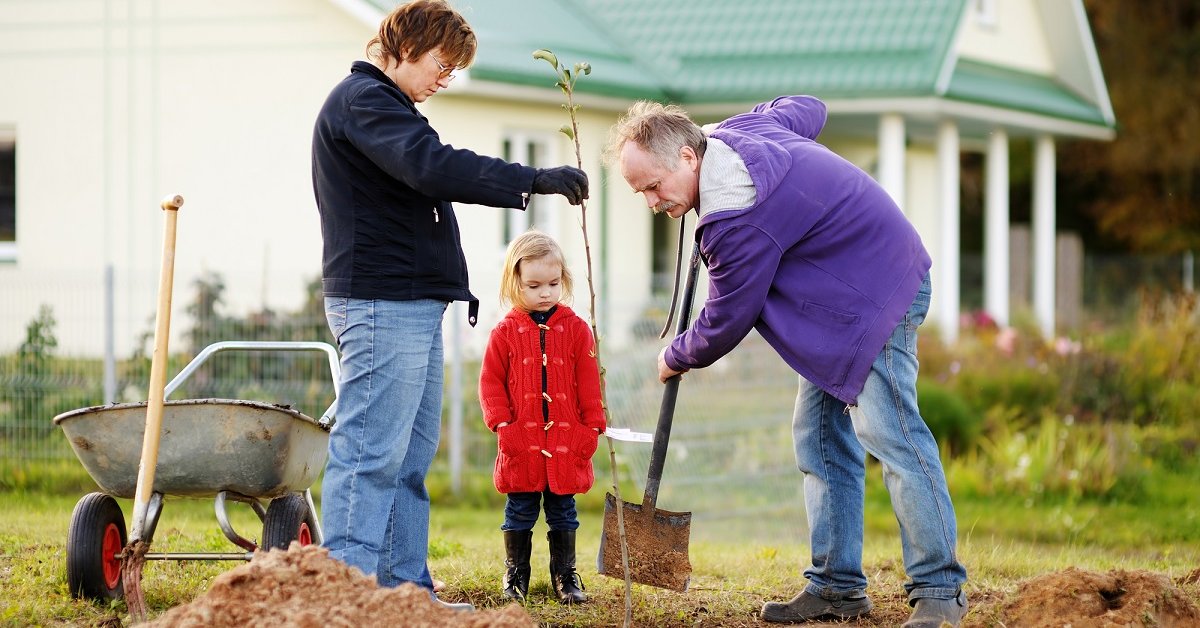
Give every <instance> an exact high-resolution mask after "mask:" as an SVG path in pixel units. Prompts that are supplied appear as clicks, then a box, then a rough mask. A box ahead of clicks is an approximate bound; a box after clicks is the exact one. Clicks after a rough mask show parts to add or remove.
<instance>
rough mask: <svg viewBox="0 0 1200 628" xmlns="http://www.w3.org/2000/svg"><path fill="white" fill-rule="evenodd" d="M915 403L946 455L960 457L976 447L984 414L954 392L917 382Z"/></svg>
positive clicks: (931, 384) (928, 383)
mask: <svg viewBox="0 0 1200 628" xmlns="http://www.w3.org/2000/svg"><path fill="white" fill-rule="evenodd" d="M917 400H918V402H919V404H920V407H921V417H922V418H924V419H925V424H926V425H928V426H929V431H931V432H933V436H934V438H936V439H937V440H938V444H939V445H940V446H941V448H942V449H943V450H944V453H945V454H946V455H956V454H962V453H964V452H966V451H968V450H970V449H974V448H975V447H976V446H977V444H978V443H977V441H978V439H979V436H980V434H981V433H982V432H983V415H982V414H980V413H977V412H974V411H972V410H971V408H970V407H968V406H967V403H966V402H965V401H963V399H962V397H960V396H959V395H958V394H957V393H955V392H954V391H952V390H950V389H949V388H947V387H945V386H942V385H940V384H937V383H934V382H931V381H926V380H919V381H918V382H917Z"/></svg>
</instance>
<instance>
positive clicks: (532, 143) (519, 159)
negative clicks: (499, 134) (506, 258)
mask: <svg viewBox="0 0 1200 628" xmlns="http://www.w3.org/2000/svg"><path fill="white" fill-rule="evenodd" d="M556 140H557V137H555V134H554V133H549V132H546V131H529V130H510V131H506V132H505V133H504V143H505V148H506V150H505V155H504V159H505V160H507V161H511V162H516V163H519V164H523V165H526V166H532V167H534V168H548V167H553V166H554V165H557V164H559V163H561V162H560V160H559V155H558V142H557V141H556ZM531 147H533V148H534V151H531V150H530V148H531ZM534 152H536V153H540V155H537V154H532V153H534ZM557 198H558V197H551V196H546V195H542V194H531V195H530V197H529V206H528V207H526V208H525V209H524V210H520V209H510V210H508V211H507V212H506V213H505V216H504V229H502V230H501V232H500V238H501V239H502V240H504V241H503V242H501V243H500V244H501V246H505V247H507V246H508V240H507V239H505V238H506V235H507V238H508V239H512V238H515V237H517V236H518V235H520V234H522V233H524V232H525V230H527V229H529V228H530V227H536V228H537V229H538V230H539V231H542V232H544V233H546V234H547V235H549V236H550V237H552V238H554V239H556V240H557V239H558V237H559V233H558V232H559V228H560V224H561V221H560V220H559V215H560V214H561V213H562V212H561V211H557V209H558V208H555V207H553V205H552V204H553V203H554V202H556V199H557Z"/></svg>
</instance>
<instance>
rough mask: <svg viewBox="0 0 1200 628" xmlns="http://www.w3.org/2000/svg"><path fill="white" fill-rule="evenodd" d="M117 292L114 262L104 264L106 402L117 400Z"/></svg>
mask: <svg viewBox="0 0 1200 628" xmlns="http://www.w3.org/2000/svg"><path fill="white" fill-rule="evenodd" d="M115 300H116V292H115V290H114V285H113V267H112V264H106V265H105V266H104V403H106V404H109V403H113V402H115V401H116V400H117V357H116V353H115V351H116V349H115V345H116V342H115V340H114V339H113V326H114V325H115V323H114V320H113V319H114V318H115V317H114V316H113V302H114V301H115Z"/></svg>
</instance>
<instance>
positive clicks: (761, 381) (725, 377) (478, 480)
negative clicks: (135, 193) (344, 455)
mask: <svg viewBox="0 0 1200 628" xmlns="http://www.w3.org/2000/svg"><path fill="white" fill-rule="evenodd" d="M967 266H969V262H968V264H967ZM1181 267H1182V265H1181V260H1180V259H1179V258H1175V259H1173V260H1172V259H1167V258H1162V257H1156V258H1129V257H1126V258H1114V257H1103V258H1100V257H1097V258H1087V260H1086V263H1085V264H1084V266H1083V268H1084V271H1083V280H1082V281H1083V290H1082V294H1083V295H1085V303H1084V305H1085V309H1086V311H1087V318H1088V320H1089V321H1104V322H1107V323H1121V322H1127V321H1130V320H1131V319H1132V317H1133V316H1135V314H1136V311H1137V306H1138V302H1139V300H1140V299H1142V298H1147V295H1153V294H1155V293H1157V292H1158V291H1170V290H1179V289H1183V286H1182V284H1181V281H1182V280H1181V277H1182V276H1183V275H1182V274H1181V273H1180V269H1181ZM966 280H967V277H964V283H966ZM47 282H48V283H47ZM145 282H146V284H147V285H152V283H153V282H152V279H151V278H146V279H145ZM39 283H40V284H41V286H42V287H44V285H53V286H55V287H56V290H58V291H61V292H62V294H61V295H59V296H60V297H61V298H60V299H58V300H57V303H58V307H57V308H56V307H52V306H48V305H42V306H40V307H38V308H36V309H34V310H30V309H29V308H28V307H25V308H24V309H20V310H18V308H16V307H13V304H15V303H18V302H20V299H5V300H3V301H0V326H2V327H3V329H5V330H7V332H6V333H7V337H9V338H11V339H12V341H11V342H10V343H9V344H8V345H7V346H0V461H2V462H5V463H20V462H22V461H35V460H72V459H74V453H73V452H72V451H71V449H70V446H69V444H68V443H67V442H66V439H65V438H64V437H63V434H62V432H61V430H60V429H58V428H57V427H56V426H55V425H54V424H53V421H52V419H53V418H54V417H55V416H56V415H58V414H60V413H63V412H67V411H70V410H75V409H78V408H84V407H89V406H94V405H101V404H103V403H106V402H109V401H142V400H145V398H146V396H147V391H146V385H147V382H148V380H149V370H150V352H151V350H152V345H153V343H152V339H151V335H152V332H153V324H154V322H153V315H152V313H146V314H145V315H138V316H134V317H131V318H132V319H134V320H136V321H141V323H138V324H139V325H143V327H142V328H141V329H140V330H138V331H134V332H126V334H125V336H126V338H127V340H126V342H124V343H121V344H119V345H118V347H117V348H116V350H115V351H113V352H110V353H113V354H114V357H111V358H109V359H105V358H104V357H102V356H94V355H87V354H86V353H81V352H78V351H76V350H74V349H73V345H72V343H71V342H69V341H65V340H64V338H62V337H60V336H59V335H58V333H57V330H58V329H59V328H60V325H61V324H62V322H63V321H69V322H70V326H71V327H78V326H79V325H80V324H81V323H82V324H85V325H89V326H90V328H91V329H92V330H93V331H92V332H91V333H94V334H96V335H104V334H105V333H106V331H105V328H106V320H109V321H111V317H109V318H107V319H106V316H105V312H106V311H108V307H109V306H107V305H106V303H105V296H104V291H103V290H97V289H96V288H95V285H94V284H96V283H100V284H101V285H103V284H104V283H105V282H103V281H100V282H97V281H95V279H94V278H91V279H89V278H87V277H80V276H79V275H77V274H68V273H64V274H63V275H62V276H56V277H46V278H43V279H42V280H41V281H40V282H39ZM316 285H317V284H316V283H313V284H311V285H310V286H309V294H308V295H307V296H306V298H305V299H304V300H303V301H302V303H301V305H300V306H298V307H297V308H295V309H294V310H292V311H288V312H285V313H281V312H274V311H271V310H269V309H265V308H264V309H262V310H261V311H257V312H251V313H248V314H243V315H240V316H232V315H227V314H222V313H221V306H220V303H221V293H222V290H223V289H224V282H223V280H222V279H220V278H215V277H209V278H207V279H206V280H201V281H197V282H196V283H195V284H194V285H192V286H190V287H184V286H179V287H177V289H176V290H177V294H180V296H181V297H182V298H177V299H176V303H177V306H176V309H177V310H178V311H179V312H181V315H180V316H178V318H177V322H176V323H173V331H174V334H175V336H176V337H175V338H174V339H173V341H172V342H173V344H172V353H171V357H170V363H169V366H168V369H167V372H168V378H170V377H173V376H174V375H175V374H177V373H179V372H180V370H182V368H183V367H184V366H185V365H186V364H187V362H188V361H189V360H190V359H191V358H192V357H193V356H194V355H195V354H196V353H197V352H199V351H200V350H201V349H203V348H204V347H205V346H207V345H208V344H209V343H211V342H216V341H220V340H310V341H311V340H315V341H322V342H330V341H331V339H330V337H329V332H328V330H327V328H326V326H325V320H324V315H323V308H322V306H321V301H320V299H319V298H317V297H316V294H317V293H316ZM14 286H15V285H14V284H12V283H7V284H5V283H4V278H3V277H0V287H3V288H4V293H5V294H6V295H10V296H11V295H13V294H14V293H15V291H16V290H17V289H18V288H20V286H15V287H14ZM28 288H29V287H28V286H27V289H28ZM189 291H190V293H191V294H188V293H189ZM970 294H971V293H970V292H969V291H964V310H966V309H968V308H970V307H971V303H970V298H971V297H970ZM663 301H664V302H663V303H654V304H650V305H645V304H642V305H637V304H614V306H618V305H619V306H621V307H640V309H641V311H644V312H647V315H646V316H644V317H643V318H644V319H645V320H641V321H639V323H638V326H639V328H638V329H637V330H635V337H636V341H635V342H632V343H630V346H628V347H623V348H620V349H619V350H616V351H614V350H612V349H611V348H609V347H607V346H606V345H604V344H602V349H603V354H602V358H603V364H604V367H605V368H606V372H607V375H606V384H607V398H608V402H609V407H610V415H611V422H612V425H613V426H614V427H623V428H629V429H632V430H634V431H640V432H653V431H654V428H655V424H656V422H657V418H658V411H659V404H660V402H661V399H662V391H663V387H662V386H661V384H659V383H658V382H657V379H656V377H655V367H654V364H655V357H656V356H657V353H658V351H659V349H660V347H661V346H662V345H663V342H664V341H659V340H658V338H657V333H658V328H659V326H660V325H661V322H662V321H661V320H660V316H659V315H660V314H661V312H665V310H666V304H665V299H663ZM458 314H459V312H457V311H456V310H454V309H452V310H451V311H450V313H448V315H447V319H448V320H449V319H451V318H452V317H456V318H462V317H460V316H458ZM651 319H656V320H651ZM485 326H486V324H485V323H481V329H477V330H475V331H472V332H470V334H471V335H472V337H473V338H474V341H475V342H474V344H473V343H472V342H464V341H463V340H462V338H461V337H460V338H455V337H454V334H455V333H459V332H456V331H454V328H451V331H448V333H447V337H446V356H447V369H448V375H447V386H446V391H447V392H446V395H447V396H446V399H445V404H444V406H445V414H446V416H447V417H448V421H461V429H445V430H444V431H443V447H442V451H441V452H439V461H438V462H437V463H436V465H435V471H436V472H445V471H446V470H448V471H449V472H450V473H452V474H454V476H455V477H457V478H459V479H460V480H461V481H462V482H465V483H467V484H469V485H479V484H483V483H486V484H489V485H490V476H491V472H492V465H493V462H494V456H495V436H494V435H493V434H491V433H489V432H488V431H487V430H486V428H484V427H483V424H482V420H481V416H480V412H479V407H478V403H477V399H476V382H477V377H478V353H479V350H478V348H477V347H476V346H474V345H476V344H478V341H479V340H480V338H483V339H486V334H487V330H486V329H482V328H483V327H485ZM14 330H19V333H14ZM78 333H79V332H78V331H74V332H72V334H76V335H77V334H78ZM329 380H330V378H329V371H328V365H327V363H326V362H325V361H324V358H323V356H322V355H320V354H319V353H309V352H303V353H243V352H229V353H221V354H217V355H215V356H213V357H212V358H211V359H210V360H209V361H208V362H207V363H206V364H205V365H204V366H203V367H201V368H200V369H198V370H197V371H196V372H195V374H194V375H193V376H192V377H191V378H189V380H188V381H187V382H186V383H185V384H184V386H183V387H182V388H181V389H180V390H179V391H177V392H176V393H175V394H174V395H172V398H173V399H183V398H224V399H247V400H257V401H264V402H268V403H277V404H284V405H290V406H293V407H295V408H296V409H298V410H300V411H301V412H303V413H304V414H306V415H308V416H312V417H318V416H320V415H321V413H322V412H323V411H324V409H325V408H326V407H327V406H328V405H329V403H330V402H331V401H332V399H333V396H334V392H333V387H332V382H330V381H329ZM796 385H797V380H796V375H795V373H793V372H792V371H791V370H790V369H788V368H787V367H786V366H785V365H784V364H783V363H782V361H781V360H779V359H778V357H776V356H775V354H774V352H773V351H772V350H771V349H770V347H768V346H767V345H766V343H765V342H763V341H762V339H761V338H759V337H758V336H757V335H755V334H752V335H751V336H750V337H749V338H747V339H746V341H744V342H743V343H742V346H740V347H739V348H738V349H737V350H736V351H734V352H733V353H732V354H730V355H729V356H727V357H726V358H725V359H723V360H721V361H720V362H718V363H717V364H715V365H714V366H712V367H710V368H708V369H702V370H699V371H694V372H691V373H688V374H687V375H686V376H685V378H684V381H683V382H682V383H681V387H680V395H679V400H678V403H677V406H676V412H675V424H674V430H673V432H672V438H671V445H670V449H669V451H668V460H667V465H666V468H665V470H664V474H663V483H662V487H661V491H660V495H659V507H660V508H664V509H667V510H678V511H691V512H693V513H694V525H693V533H694V535H695V536H696V537H698V538H704V537H706V536H716V535H723V536H725V537H727V538H728V537H729V536H731V535H741V534H747V535H750V534H753V535H756V536H757V535H761V534H763V533H766V534H792V533H797V534H798V533H801V532H802V530H803V529H804V528H805V522H804V510H803V503H802V495H801V482H800V475H799V473H798V472H797V471H796V469H795V461H794V455H793V451H792V446H791V429H790V422H791V414H792V408H793V404H794V399H795V391H796ZM139 446H140V442H136V443H135V442H131V443H130V447H135V448H136V447H139ZM616 451H617V459H618V466H619V468H621V469H622V470H624V472H625V473H627V474H628V476H629V477H628V478H627V479H629V480H632V481H633V483H634V484H636V485H637V486H638V487H639V491H640V488H641V487H642V486H643V485H644V482H645V477H646V472H647V467H648V463H649V455H650V445H649V443H630V442H618V443H617V445H616ZM450 452H456V453H457V454H458V455H455V454H452V453H450ZM607 457H608V450H607V447H606V446H605V445H603V444H602V445H601V447H600V449H599V451H598V453H597V458H596V471H597V483H596V489H595V490H604V487H607V486H608V485H609V484H610V478H609V475H608V474H609V470H608V460H607ZM634 501H636V500H634ZM748 538H749V537H748Z"/></svg>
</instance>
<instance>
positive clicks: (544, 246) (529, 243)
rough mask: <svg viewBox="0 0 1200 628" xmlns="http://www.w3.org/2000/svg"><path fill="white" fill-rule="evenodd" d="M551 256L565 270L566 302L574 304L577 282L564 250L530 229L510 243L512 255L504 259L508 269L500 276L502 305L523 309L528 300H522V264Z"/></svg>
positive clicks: (563, 289)
mask: <svg viewBox="0 0 1200 628" xmlns="http://www.w3.org/2000/svg"><path fill="white" fill-rule="evenodd" d="M543 257H549V258H551V259H552V260H554V261H556V262H558V265H559V266H560V267H561V268H562V298H561V301H562V302H563V303H569V302H570V301H571V289H572V286H573V285H574V282H573V281H572V279H571V271H570V269H568V268H567V263H566V259H565V258H564V257H563V252H562V248H561V247H559V246H558V242H555V241H554V238H551V237H550V236H548V235H546V234H545V233H542V232H541V231H538V230H536V229H530V230H529V231H526V232H525V233H522V234H521V235H519V236H517V238H516V239H514V240H513V241H512V242H509V243H508V253H507V254H506V255H505V256H504V270H503V271H502V272H501V273H500V302H501V303H507V304H510V305H513V306H514V307H521V308H522V309H524V308H523V305H522V304H523V303H524V299H523V298H522V297H521V262H524V261H533V260H537V259H542V258H543Z"/></svg>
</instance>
